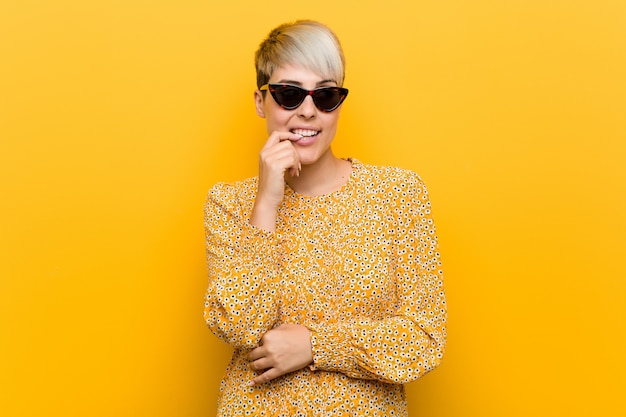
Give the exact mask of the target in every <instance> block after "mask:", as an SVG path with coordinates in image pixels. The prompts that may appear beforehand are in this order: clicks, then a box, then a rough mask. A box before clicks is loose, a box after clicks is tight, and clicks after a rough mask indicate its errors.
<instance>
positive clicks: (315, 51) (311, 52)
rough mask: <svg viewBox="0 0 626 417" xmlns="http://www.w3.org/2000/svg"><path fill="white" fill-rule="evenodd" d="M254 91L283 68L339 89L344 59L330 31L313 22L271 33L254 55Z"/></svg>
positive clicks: (301, 23) (339, 46)
mask: <svg viewBox="0 0 626 417" xmlns="http://www.w3.org/2000/svg"><path fill="white" fill-rule="evenodd" d="M254 63H255V67H256V82H257V88H260V87H261V86H263V85H265V84H267V83H268V82H269V79H270V77H271V76H272V73H273V72H274V71H275V70H276V69H277V68H279V67H281V66H283V65H299V66H303V67H304V68H306V69H308V70H311V71H313V72H315V73H317V74H319V75H320V76H322V77H324V78H325V79H329V80H332V81H334V82H336V83H337V85H338V86H340V87H341V86H342V85H343V81H344V78H345V65H346V62H345V58H344V56H343V51H342V49H341V44H340V43H339V39H338V38H337V36H336V35H335V34H334V33H333V31H332V30H330V28H329V27H328V26H326V25H324V24H322V23H319V22H316V21H313V20H298V21H295V22H293V23H285V24H282V25H280V26H278V27H276V28H275V29H274V30H272V31H271V32H270V33H269V35H267V38H266V39H265V40H264V41H263V42H261V45H259V49H258V50H257V51H256V53H255V55H254Z"/></svg>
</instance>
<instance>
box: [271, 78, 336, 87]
mask: <svg viewBox="0 0 626 417" xmlns="http://www.w3.org/2000/svg"><path fill="white" fill-rule="evenodd" d="M277 83H278V84H293V85H298V86H302V83H301V82H300V81H296V80H285V79H283V80H280V81H277ZM326 83H335V84H337V83H336V82H335V80H331V79H328V80H322V81H319V82H317V83H316V84H315V85H316V86H320V85H323V84H326Z"/></svg>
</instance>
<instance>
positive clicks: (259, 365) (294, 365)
mask: <svg viewBox="0 0 626 417" xmlns="http://www.w3.org/2000/svg"><path fill="white" fill-rule="evenodd" d="M248 358H249V359H250V366H251V367H252V369H254V370H255V371H264V372H263V373H262V374H260V375H259V376H257V377H256V378H254V379H252V381H250V385H257V384H262V383H264V382H268V381H271V380H272V379H274V378H278V377H279V376H281V375H284V374H287V373H289V372H293V371H297V370H298V369H302V368H304V367H305V366H307V365H309V364H310V363H311V362H312V361H313V352H312V350H311V332H310V330H309V329H307V328H306V327H304V326H301V325H299V324H283V325H280V326H278V327H276V328H275V329H272V330H270V331H268V332H267V333H265V335H263V337H262V338H261V343H260V345H259V347H257V348H255V349H252V351H250V354H249V355H248Z"/></svg>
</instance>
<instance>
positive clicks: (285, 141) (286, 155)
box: [250, 132, 302, 231]
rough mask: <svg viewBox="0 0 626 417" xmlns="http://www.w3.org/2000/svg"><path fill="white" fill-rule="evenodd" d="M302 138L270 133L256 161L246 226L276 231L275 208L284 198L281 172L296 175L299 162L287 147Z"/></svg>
mask: <svg viewBox="0 0 626 417" xmlns="http://www.w3.org/2000/svg"><path fill="white" fill-rule="evenodd" d="M301 138H302V136H300V135H296V134H294V133H291V132H273V133H272V134H271V135H270V137H269V138H268V139H267V142H265V145H264V146H263V149H261V154H260V157H259V183H258V190H257V196H256V200H255V202H254V207H253V209H252V214H251V216H250V224H252V225H255V226H257V227H260V228H261V229H264V230H268V231H274V230H276V215H277V211H278V206H280V203H281V202H282V201H283V198H284V196H285V172H288V173H289V175H291V176H292V177H293V176H298V175H299V174H300V169H301V165H300V158H299V157H298V152H297V151H296V149H295V148H294V147H293V145H292V144H291V143H292V142H296V141H298V140H300V139H301Z"/></svg>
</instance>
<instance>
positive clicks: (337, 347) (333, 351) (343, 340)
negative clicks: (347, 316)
mask: <svg viewBox="0 0 626 417" xmlns="http://www.w3.org/2000/svg"><path fill="white" fill-rule="evenodd" d="M310 330H311V349H312V354H313V363H312V364H311V365H310V366H309V369H311V370H312V371H316V370H323V371H336V372H345V371H348V370H350V369H352V368H353V364H352V362H353V359H352V358H354V355H353V350H354V348H353V347H352V346H351V344H350V338H349V331H350V330H349V328H348V327H347V326H345V325H332V324H331V325H313V326H310Z"/></svg>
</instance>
